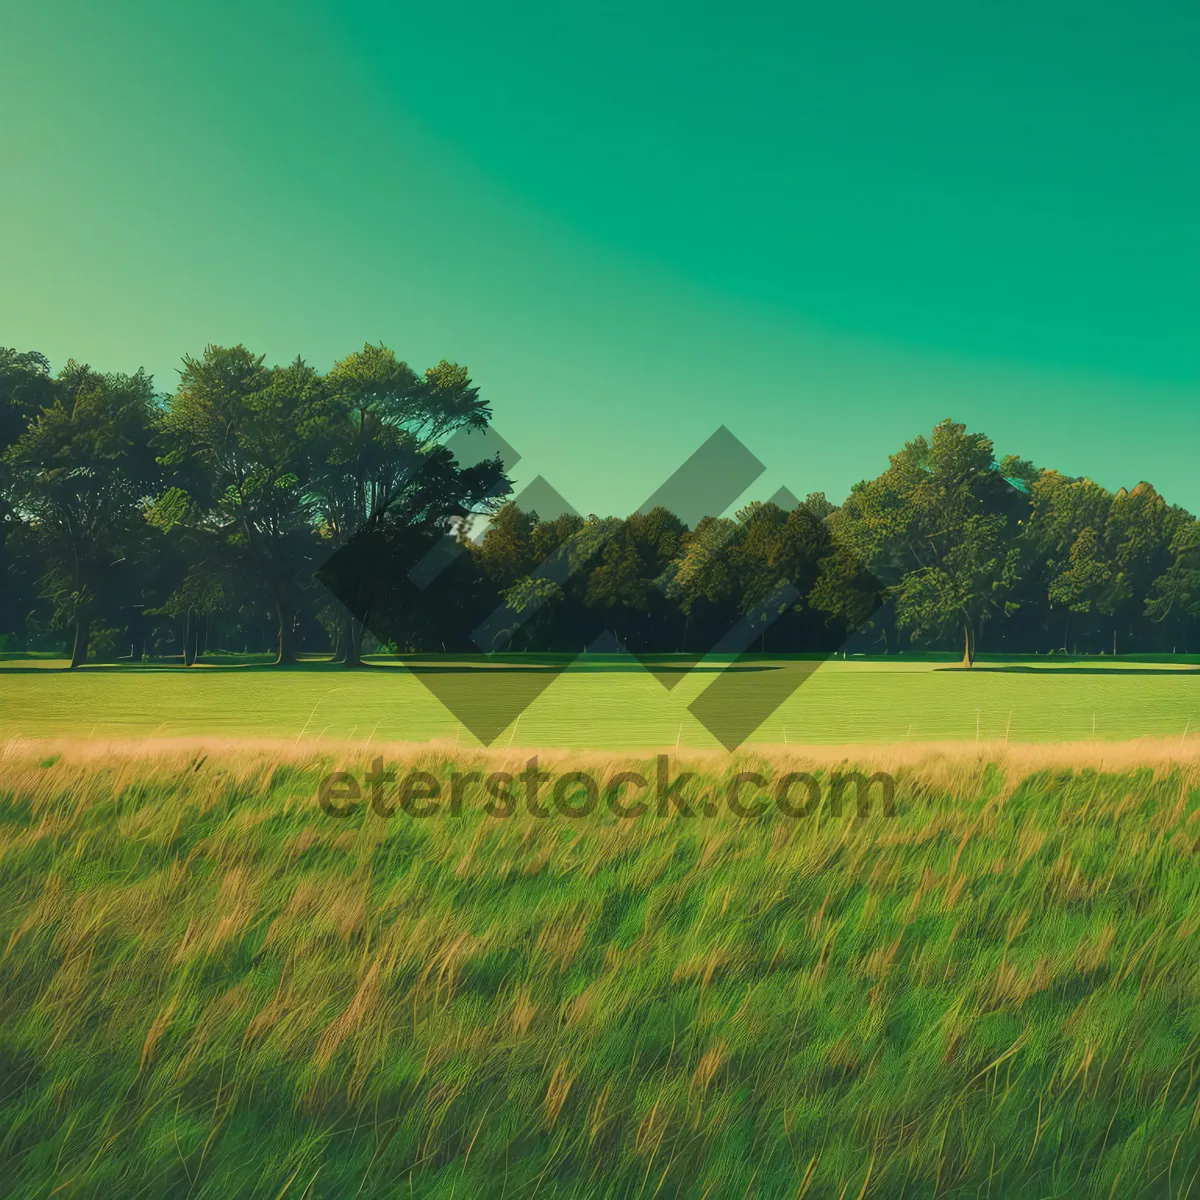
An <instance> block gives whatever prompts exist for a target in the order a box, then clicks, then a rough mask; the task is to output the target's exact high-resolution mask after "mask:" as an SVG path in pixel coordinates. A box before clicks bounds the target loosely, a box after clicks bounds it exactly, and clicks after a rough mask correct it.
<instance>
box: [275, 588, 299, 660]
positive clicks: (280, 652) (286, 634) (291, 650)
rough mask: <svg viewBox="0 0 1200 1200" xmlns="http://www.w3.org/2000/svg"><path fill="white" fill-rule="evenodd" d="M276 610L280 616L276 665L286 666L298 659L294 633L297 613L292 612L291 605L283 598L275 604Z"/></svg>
mask: <svg viewBox="0 0 1200 1200" xmlns="http://www.w3.org/2000/svg"><path fill="white" fill-rule="evenodd" d="M275 612H276V615H277V616H278V618H279V632H278V640H277V643H276V655H275V665H276V666H277V667H286V666H288V665H290V664H291V663H294V662H295V661H296V647H295V639H294V637H293V634H292V621H293V618H294V615H295V614H294V613H293V612H292V609H291V606H290V605H287V604H284V602H283V601H282V600H280V601H278V603H277V604H276V605H275Z"/></svg>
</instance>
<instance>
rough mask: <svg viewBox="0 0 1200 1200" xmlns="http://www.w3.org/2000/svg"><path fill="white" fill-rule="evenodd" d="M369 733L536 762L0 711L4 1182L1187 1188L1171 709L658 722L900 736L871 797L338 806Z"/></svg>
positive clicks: (633, 1189) (611, 763)
mask: <svg viewBox="0 0 1200 1200" xmlns="http://www.w3.org/2000/svg"><path fill="white" fill-rule="evenodd" d="M124 678H128V679H141V680H143V681H145V680H147V679H149V678H150V677H149V676H145V675H141V676H133V675H130V676H124V677H120V676H117V677H113V679H112V680H110V682H116V681H117V680H118V679H124ZM164 678H166V679H169V678H170V677H169V676H166V677H164ZM258 678H264V677H263V676H258V675H254V676H248V679H258ZM977 678H978V679H983V678H984V677H983V676H980V677H977ZM11 679H12V677H11V676H10V677H9V679H8V680H6V681H5V682H6V684H7V683H9V682H11ZM86 681H87V676H81V677H80V678H79V679H78V680H76V679H71V680H68V681H67V682H68V683H70V684H71V685H75V684H76V683H79V684H83V683H86ZM40 682H41V683H43V684H49V683H50V681H49V679H48V678H47V679H45V680H42V681H40ZM971 682H972V683H973V682H974V680H972V681H971ZM1180 682H1182V681H1180ZM168 686H169V685H168ZM194 686H197V687H200V686H204V685H203V684H196V685H194ZM376 753H378V754H380V755H381V756H383V757H384V758H385V761H387V762H388V763H389V764H392V765H394V766H396V767H397V769H399V768H419V769H423V770H426V771H429V772H430V773H432V774H434V775H435V776H437V777H438V778H439V779H441V780H445V779H446V778H447V777H448V775H449V773H450V772H452V771H454V770H458V771H468V770H478V771H483V770H505V769H508V770H511V771H514V772H515V771H519V770H520V769H521V767H522V766H523V765H524V762H525V758H526V752H525V751H519V750H517V749H514V750H512V751H507V750H492V751H486V752H485V751H480V750H467V749H463V748H461V747H460V748H458V749H456V748H455V747H454V746H453V744H452V742H450V741H443V742H440V743H435V744H433V745H428V746H424V747H413V746H408V747H398V746H381V747H379V748H378V750H377V749H376V747H371V748H370V749H368V750H364V749H363V747H362V746H361V745H358V744H356V745H353V746H352V745H349V744H347V743H344V742H343V743H339V744H329V745H325V746H317V745H313V744H312V743H311V742H310V741H308V740H307V739H306V740H305V741H304V742H302V743H300V744H296V743H295V741H294V738H287V739H285V740H281V741H276V742H274V743H268V742H262V743H260V744H257V745H254V744H250V743H242V744H240V745H238V744H231V743H225V742H221V741H220V740H215V739H211V738H210V739H207V740H206V739H204V738H192V739H165V738H161V737H160V738H159V739H157V740H152V739H142V740H139V741H124V742H112V743H109V744H103V743H101V742H100V741H98V740H93V741H92V742H88V741H86V740H85V739H66V740H61V741H59V742H55V741H53V740H43V741H40V742H35V741H28V740H26V741H21V742H15V743H14V742H9V743H8V744H7V745H6V746H5V747H4V751H3V757H2V760H0V761H2V767H3V771H2V775H0V947H3V959H2V966H0V1080H2V1081H3V1082H2V1083H0V1179H2V1180H3V1181H4V1192H5V1194H6V1196H8V1197H18V1198H21V1200H24V1198H27V1197H28V1198H32V1197H44V1196H48V1195H56V1196H64V1197H72V1196H81V1197H82V1196H106V1197H107V1196H121V1197H136V1196H148V1197H157V1196H167V1197H179V1198H180V1200H183V1198H184V1197H188V1198H192V1200H199V1198H202V1197H229V1196H263V1197H267V1198H268V1200H269V1198H271V1197H275V1198H280V1197H283V1196H294V1197H313V1198H315V1197H336V1198H339V1200H340V1198H342V1197H354V1196H359V1197H372V1196H377V1197H383V1196H395V1195H412V1196H437V1197H452V1196H453V1197H461V1198H468V1197H502V1198H508V1197H513V1198H515V1197H530V1198H532V1197H534V1196H540V1197H556V1196H563V1197H565V1196H578V1197H584V1196H601V1195H603V1196H631V1197H633V1196H645V1197H653V1196H672V1195H686V1196H697V1197H702V1196H708V1197H717V1196H736V1197H743V1196H770V1197H774V1196H780V1197H783V1196H787V1197H793V1198H794V1197H798V1196H803V1197H808V1198H809V1200H824V1198H826V1197H828V1198H829V1200H843V1198H846V1197H849V1198H851V1200H855V1198H857V1200H865V1198H866V1197H870V1196H876V1197H899V1196H903V1197H967V1196H971V1197H982V1196H988V1195H991V1196H996V1197H1018V1198H1024V1197H1028V1198H1030V1200H1033V1198H1035V1197H1036V1198H1039V1200H1040V1198H1043V1197H1051V1196H1063V1197H1068V1196H1070V1197H1074V1196H1089V1197H1091V1196H1095V1197H1167V1196H1170V1197H1180V1198H1182V1197H1185V1196H1187V1195H1189V1194H1191V1193H1192V1192H1193V1191H1194V1186H1195V1183H1196V1179H1197V1174H1198V1173H1200V1003H1198V1002H1200V959H1198V958H1197V956H1196V953H1195V947H1196V945H1197V935H1198V934H1200V860H1198V858H1197V852H1198V848H1200V755H1198V754H1197V753H1196V747H1192V748H1187V747H1181V746H1180V745H1179V744H1178V739H1177V738H1170V739H1165V740H1159V741H1157V742H1150V741H1147V742H1144V743H1141V744H1138V745H1128V744H1127V745H1124V746H1115V745H1111V744H1108V745H1102V744H1093V743H1089V744H1076V745H1071V746H1049V745H1043V746H1019V745H1014V744H1010V745H1008V746H1004V745H1002V744H990V745H981V746H980V747H976V746H974V745H972V744H966V745H963V744H961V743H959V744H946V745H940V746H913V745H909V746H904V745H895V746H892V747H889V748H862V750H861V753H860V754H859V755H858V756H857V757H851V758H850V759H849V760H847V754H846V753H845V752H843V751H842V750H836V749H831V750H828V751H821V750H816V749H805V750H795V749H788V750H784V749H781V748H773V749H761V750H756V749H754V748H747V749H746V750H744V751H743V752H742V753H741V754H739V755H738V756H736V758H734V759H730V758H729V756H727V755H723V754H715V753H708V754H706V753H701V752H688V751H684V752H681V753H680V754H679V755H672V759H671V762H672V765H673V769H674V770H678V771H690V772H692V773H694V775H695V778H694V779H693V780H691V781H690V783H689V785H688V787H687V794H688V796H690V797H700V796H702V795H709V794H714V792H715V791H716V790H719V789H720V788H721V787H723V786H724V780H725V779H726V778H727V777H728V776H729V774H730V772H732V771H734V770H737V769H743V770H757V771H759V772H761V773H763V774H764V777H778V776H779V775H781V774H782V773H783V772H785V771H788V770H791V771H798V770H807V771H810V772H812V773H813V774H814V775H815V776H817V777H818V778H819V779H821V780H822V781H825V782H827V781H828V780H829V778H830V777H831V773H832V772H834V771H837V770H846V769H848V768H849V767H850V766H852V765H853V766H859V767H861V768H862V769H863V770H865V771H872V770H883V771H887V772H889V773H890V774H891V775H892V777H893V778H894V780H895V786H896V791H895V811H894V813H893V815H891V816H889V815H887V813H886V811H885V810H884V809H883V807H882V806H880V805H875V806H873V807H872V808H871V809H870V811H868V813H867V814H866V815H865V816H859V815H856V813H855V811H854V809H853V807H851V809H850V810H849V811H845V812H843V813H842V815H840V816H837V815H835V814H834V813H833V812H832V811H825V810H824V809H817V810H816V811H813V812H810V813H809V815H808V816H807V817H805V818H803V819H796V818H787V817H784V816H783V815H781V814H779V813H778V812H774V811H772V812H768V813H766V814H765V815H763V816H760V817H758V818H756V819H753V820H748V819H739V818H737V817H735V816H734V815H732V814H731V813H729V812H727V811H725V812H722V813H720V814H719V815H717V816H715V817H712V818H711V819H710V818H696V817H685V816H683V815H681V814H680V813H679V812H677V811H674V810H671V811H668V812H664V813H660V812H657V811H654V812H650V813H648V814H646V815H644V816H642V817H639V818H637V819H629V820H618V819H616V817H615V816H613V815H612V814H611V813H608V812H605V811H598V812H596V813H593V814H592V815H590V816H588V817H587V818H586V819H572V818H569V817H567V816H563V815H559V814H554V813H552V814H551V815H550V816H549V817H547V818H543V819H539V818H537V817H535V816H533V815H532V814H530V813H528V812H526V811H518V812H516V813H515V814H513V815H512V816H510V817H508V818H501V817H497V816H489V815H488V813H487V811H486V808H485V804H486V797H485V796H484V795H483V793H482V792H481V791H480V789H479V785H478V784H472V785H471V786H470V787H468V789H467V791H466V793H465V797H464V803H463V805H462V808H461V811H460V812H459V813H458V814H457V815H449V814H444V815H442V816H439V817H437V818H433V819H425V820H416V819H412V818H409V817H406V816H405V815H404V814H403V813H398V814H396V815H394V816H392V817H390V818H387V819H385V818H382V817H379V816H377V815H376V814H375V813H373V812H372V811H371V810H370V809H369V807H365V806H360V807H359V808H357V809H356V810H355V811H354V812H353V813H352V814H351V815H349V816H346V817H343V818H340V819H334V818H331V817H329V816H327V815H326V814H325V813H324V812H322V811H321V809H320V807H319V806H318V805H317V804H316V803H315V800H314V797H315V794H316V792H317V789H318V786H319V781H320V779H321V778H322V777H323V776H324V775H325V774H326V773H327V772H328V771H330V770H331V769H333V768H335V767H336V768H342V769H347V770H352V771H355V772H358V773H360V774H361V773H362V772H365V770H366V769H367V767H368V764H369V762H370V760H371V759H372V758H373V757H374V755H375V754H376ZM541 757H542V763H543V765H544V766H547V767H548V769H549V770H550V771H551V772H557V773H561V772H564V771H574V770H589V771H591V772H593V773H594V775H595V776H596V777H597V778H598V779H601V780H609V779H611V778H612V777H613V776H614V775H615V774H616V773H618V772H620V771H622V770H626V769H634V770H640V771H642V772H650V773H652V772H653V764H651V763H650V762H648V760H647V757H646V756H645V755H640V756H639V755H637V754H632V755H630V754H614V753H609V754H604V753H598V752H582V751H574V752H558V753H556V752H553V751H543V752H542V756H541Z"/></svg>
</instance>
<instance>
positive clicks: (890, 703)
mask: <svg viewBox="0 0 1200 1200" xmlns="http://www.w3.org/2000/svg"><path fill="white" fill-rule="evenodd" d="M450 666H451V669H452V670H453V671H454V672H457V674H456V675H455V676H454V678H455V680H456V684H457V686H458V687H459V689H460V693H459V694H461V689H463V688H465V689H467V690H469V691H470V692H472V694H473V695H474V697H475V699H476V707H477V708H478V705H479V704H480V703H482V704H483V706H484V707H485V708H486V707H487V706H488V705H489V704H490V703H491V701H490V699H487V698H488V697H491V696H493V695H494V696H495V705H496V706H497V708H498V710H499V711H501V712H502V713H503V719H502V720H501V721H500V722H499V724H500V729H501V731H500V732H499V734H498V735H496V736H495V737H494V739H492V744H493V745H499V746H506V745H510V744H511V745H514V746H546V747H562V748H597V749H611V748H630V749H637V748H649V747H662V746H674V745H675V744H679V745H681V746H687V747H695V748H710V747H715V746H717V744H718V743H717V741H716V739H715V738H714V737H713V735H712V734H711V733H710V732H709V730H708V729H707V728H706V727H705V725H704V724H702V723H701V722H700V721H699V720H697V718H696V716H695V715H694V714H693V712H692V711H691V710H690V709H689V705H691V704H692V703H693V702H694V701H695V700H696V699H697V697H698V696H700V694H701V693H702V692H703V691H704V690H705V689H706V688H708V687H712V686H713V685H714V684H716V683H717V681H718V679H719V678H720V676H721V666H722V664H713V663H705V664H700V666H699V667H698V668H697V669H695V670H692V671H690V672H689V671H687V670H686V669H685V668H684V667H681V666H679V665H678V663H676V664H675V667H674V673H673V674H672V673H670V672H671V670H672V664H671V661H670V660H667V659H664V660H663V667H664V671H665V672H666V673H664V674H663V675H662V679H665V680H666V681H667V682H670V683H671V684H672V685H673V686H671V687H667V686H665V685H664V682H662V681H661V680H660V678H656V677H655V676H654V675H652V674H651V673H650V672H649V671H647V670H646V669H645V668H644V667H642V666H641V665H640V664H638V663H637V662H635V661H633V660H631V659H628V658H625V659H619V658H611V659H598V658H593V659H592V660H591V661H587V660H580V661H579V662H578V663H577V664H576V665H574V666H572V667H571V668H570V669H567V670H565V671H563V672H562V673H561V674H556V669H557V665H556V664H554V663H553V662H552V661H550V660H547V659H544V658H542V659H525V658H521V657H519V656H514V657H513V658H512V659H509V660H507V661H506V662H505V661H500V660H493V661H492V662H490V663H483V662H474V663H467V662H464V661H463V660H455V662H454V663H452V664H450ZM740 670H741V672H742V674H741V675H740V677H739V683H740V687H741V690H740V691H735V692H733V693H731V695H730V698H729V701H728V703H729V704H730V705H731V706H732V707H733V708H735V709H742V710H745V709H748V708H750V707H753V705H754V703H756V697H757V696H758V695H759V694H760V693H761V690H762V689H767V690H768V691H769V690H770V689H771V688H772V687H774V688H776V689H779V690H780V691H781V693H782V692H786V691H787V690H788V688H789V687H790V686H791V685H792V683H794V684H796V685H798V686H795V690H794V691H792V692H791V694H790V695H788V696H787V698H786V699H785V700H784V701H783V703H782V704H781V705H779V707H778V708H776V709H775V710H774V711H773V712H772V713H771V714H770V715H769V716H767V717H766V719H765V720H763V722H762V724H761V725H759V726H758V727H757V729H756V730H755V731H754V732H753V733H752V734H751V735H750V737H749V738H748V739H747V740H748V741H749V742H751V743H763V744H784V743H788V744H818V745H820V744H825V745H828V744H840V743H848V742H894V741H916V742H921V741H933V740H938V741H940V740H946V739H953V740H964V739H965V740H969V741H974V740H976V739H978V740H980V741H985V742H986V741H1004V740H1008V741H1011V742H1017V743H1020V742H1059V741H1080V740H1087V739H1092V738H1095V739H1097V740H1102V741H1112V740H1124V739H1130V738H1138V737H1147V736H1150V737H1171V736H1174V737H1179V738H1181V739H1183V738H1185V737H1196V738H1200V666H1198V665H1197V662H1196V660H1195V659H1194V658H1192V659H1190V660H1189V659H1187V658H1184V657H1182V656H1180V657H1179V658H1178V659H1173V660H1168V661H1165V662H1157V663H1154V662H1133V661H1125V660H1120V659H1118V660H1115V661H1110V662H1108V663H1107V664H1106V663H1104V662H1103V660H1097V659H1088V660H1069V659H1067V660H1057V661H1055V660H1052V659H1042V660H1029V661H1019V662H1018V661H1011V660H1006V661H997V662H990V663H989V662H984V663H980V664H978V665H977V666H976V667H975V669H974V670H972V671H964V670H962V669H960V668H958V667H956V666H955V665H954V664H953V663H952V662H949V661H928V660H926V661H919V660H916V659H907V658H904V659H895V660H889V661H880V660H874V659H870V660H862V659H859V660H854V659H851V660H846V661H842V660H835V661H829V662H825V663H820V664H814V663H811V662H808V663H800V662H797V661H795V660H793V661H790V662H788V661H780V660H771V659H764V660H762V661H761V662H750V663H746V664H741V667H740ZM445 671H446V664H442V665H440V666H438V669H437V671H434V670H432V669H431V666H430V664H423V665H417V664H411V665H410V666H406V665H404V664H403V663H397V662H395V661H390V662H377V663H375V664H373V665H372V666H370V667H369V668H367V669H364V670H362V671H358V672H346V671H343V670H341V669H339V668H338V667H335V666H333V665H331V664H329V663H324V662H312V663H306V664H302V665H301V666H298V667H295V668H289V669H286V670H279V669H276V668H272V667H270V666H266V665H256V664H246V665H232V666H211V665H202V666H198V667H195V668H192V669H190V670H185V669H183V668H181V667H172V666H146V667H130V666H115V667H108V666H89V667H85V668H81V669H79V670H77V671H74V672H68V671H65V670H62V669H61V664H59V663H55V662H41V663H23V662H7V663H4V664H3V666H0V696H2V697H3V703H2V704H0V737H3V738H6V739H11V738H14V737H47V736H81V737H94V738H99V739H104V738H112V737H130V736H136V737H142V736H160V737H183V736H191V735H219V736H229V737H271V738H280V737H284V738H301V737H303V738H305V739H328V740H346V739H349V740H354V741H358V740H361V741H363V742H367V741H368V740H369V741H371V742H372V743H374V742H397V741H427V740H430V739H434V738H439V739H449V740H451V741H454V742H455V743H457V744H459V745H461V746H463V747H469V746H478V745H479V744H480V741H479V739H478V738H476V737H475V736H474V735H473V734H472V732H471V731H470V729H469V728H466V727H464V726H463V725H462V724H461V723H460V722H459V721H458V720H457V719H456V717H455V715H454V713H453V712H451V711H450V710H449V709H448V708H447V707H446V706H445V705H444V704H443V703H442V702H441V700H439V699H438V698H437V696H436V695H435V692H434V691H431V690H430V686H427V683H428V684H432V685H433V687H434V688H435V690H436V689H438V688H440V687H441V686H442V685H443V683H444V681H445V679H446V678H447V675H446V674H445ZM788 672H792V673H793V674H794V679H792V681H791V683H786V684H784V685H783V686H782V688H780V681H781V680H784V679H785V678H786V677H787V673H788ZM538 673H540V674H541V679H542V682H545V683H546V684H547V686H546V687H545V689H544V690H543V691H541V692H540V694H538V695H537V696H536V698H534V699H533V700H532V702H530V703H528V705H527V706H524V707H522V705H520V704H516V705H513V704H511V701H510V699H509V697H510V696H511V689H512V688H513V687H518V688H519V687H521V686H524V685H525V684H528V682H529V680H530V679H532V678H533V676H534V675H536V674H538ZM718 686H721V685H718ZM442 694H443V695H444V694H445V693H444V692H443V693H442ZM480 698H482V699H480ZM510 707H511V709H512V711H515V712H519V714H520V715H519V717H515V718H512V719H509V718H508V710H509V708H510ZM764 707H769V705H766V706H764ZM460 711H461V710H460ZM468 723H470V722H468ZM710 724H711V722H710Z"/></svg>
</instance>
